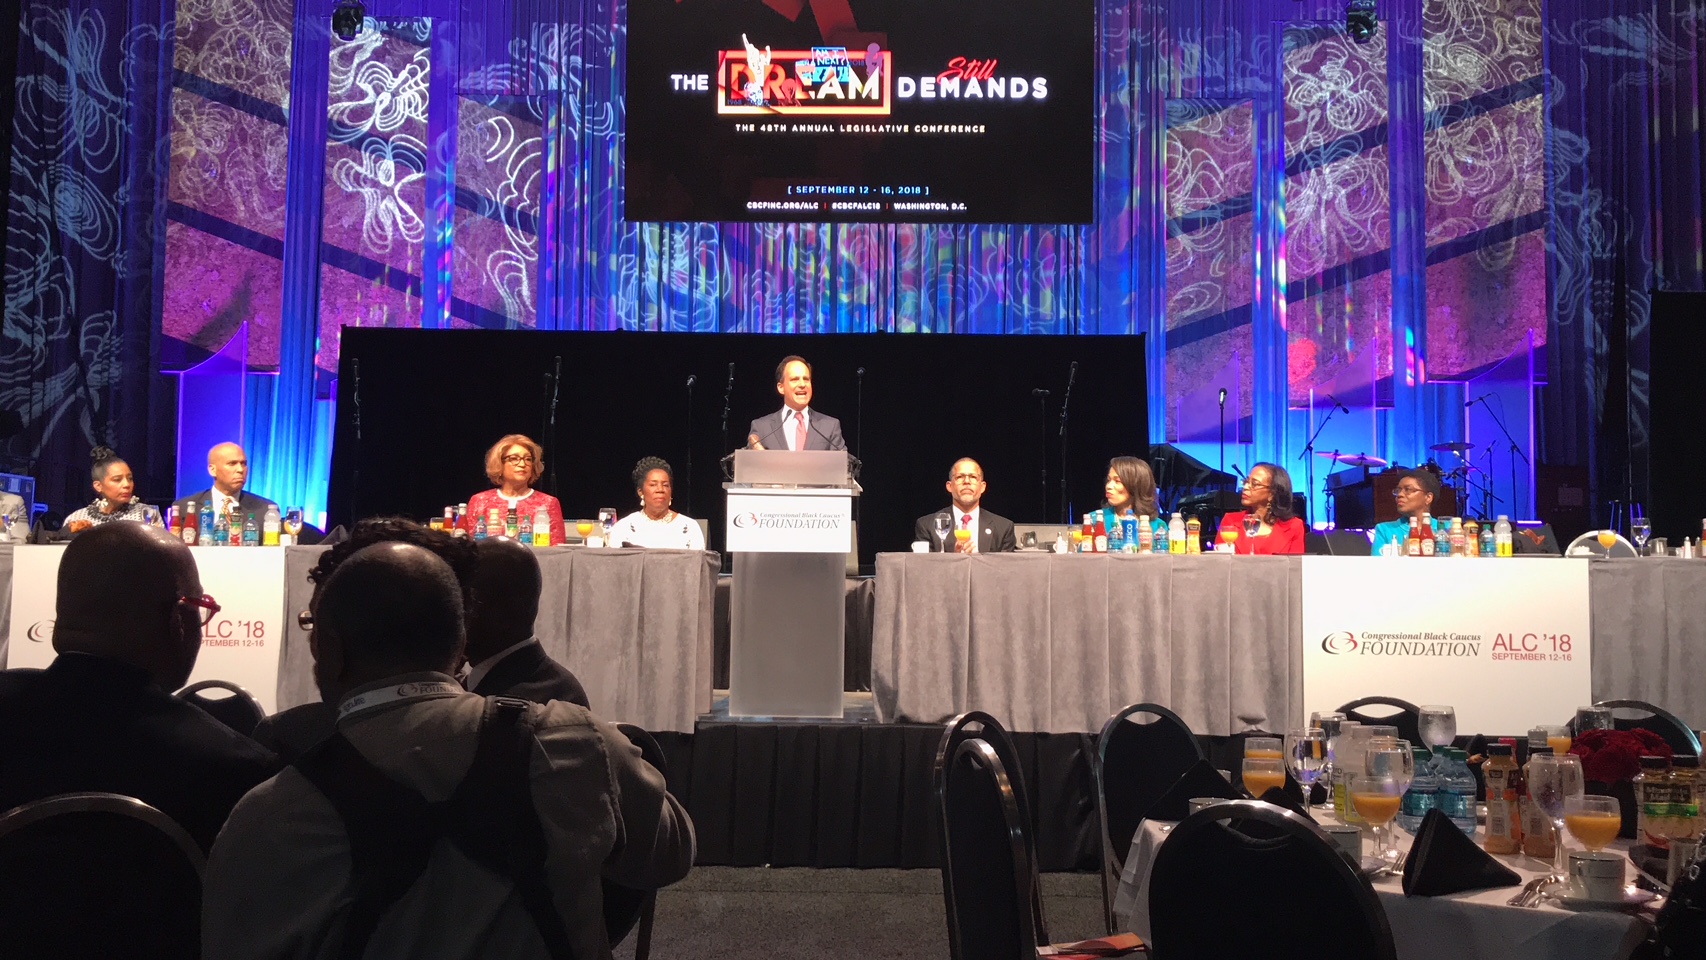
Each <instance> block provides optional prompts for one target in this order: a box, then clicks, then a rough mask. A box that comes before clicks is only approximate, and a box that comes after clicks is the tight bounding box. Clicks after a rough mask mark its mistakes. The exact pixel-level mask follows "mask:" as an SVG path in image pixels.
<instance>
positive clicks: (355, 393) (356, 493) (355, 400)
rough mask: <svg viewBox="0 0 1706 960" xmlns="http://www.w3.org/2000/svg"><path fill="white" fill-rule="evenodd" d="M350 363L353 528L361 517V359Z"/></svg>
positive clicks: (350, 519) (350, 510)
mask: <svg viewBox="0 0 1706 960" xmlns="http://www.w3.org/2000/svg"><path fill="white" fill-rule="evenodd" d="M350 363H351V364H352V365H353V367H354V373H355V385H354V386H353V387H352V388H351V390H350V406H351V407H353V408H354V411H353V412H352V413H351V415H350V419H351V420H353V421H355V482H354V483H352V484H351V485H350V492H349V512H350V518H349V522H350V526H351V527H354V526H355V521H356V519H357V518H358V517H360V516H361V512H360V511H359V510H358V509H357V508H356V504H357V503H358V502H359V500H360V498H361V358H360V357H353V358H351V360H350Z"/></svg>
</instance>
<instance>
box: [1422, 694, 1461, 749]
mask: <svg viewBox="0 0 1706 960" xmlns="http://www.w3.org/2000/svg"><path fill="white" fill-rule="evenodd" d="M1416 726H1418V727H1419V728H1421V729H1420V732H1421V735H1422V742H1423V743H1425V744H1427V746H1428V751H1429V752H1430V753H1438V752H1439V751H1440V749H1441V748H1443V747H1449V746H1451V745H1452V743H1454V742H1455V741H1456V740H1457V711H1456V710H1454V709H1452V708H1451V707H1447V706H1442V705H1439V704H1424V705H1423V706H1422V708H1421V712H1420V713H1419V714H1417V716H1416Z"/></svg>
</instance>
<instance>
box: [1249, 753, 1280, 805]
mask: <svg viewBox="0 0 1706 960" xmlns="http://www.w3.org/2000/svg"><path fill="white" fill-rule="evenodd" d="M1275 787H1280V788H1282V789H1283V788H1284V787H1285V761H1284V760H1281V759H1279V758H1278V757H1245V758H1244V789H1245V790H1248V791H1249V792H1250V796H1252V797H1255V798H1257V799H1261V796H1262V794H1264V793H1267V792H1268V791H1269V790H1272V789H1273V788H1275Z"/></svg>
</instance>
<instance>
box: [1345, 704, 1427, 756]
mask: <svg viewBox="0 0 1706 960" xmlns="http://www.w3.org/2000/svg"><path fill="white" fill-rule="evenodd" d="M1362 707H1396V708H1397V712H1393V711H1390V710H1388V711H1384V712H1380V713H1365V712H1363V711H1362V709H1361V708H1362ZM1339 712H1340V713H1342V714H1344V715H1345V719H1346V720H1355V721H1356V722H1358V723H1360V724H1362V725H1363V726H1365V727H1366V726H1368V725H1370V724H1381V725H1384V726H1388V727H1397V728H1398V739H1400V740H1408V741H1410V744H1411V746H1421V744H1422V708H1421V707H1418V706H1416V705H1415V704H1413V703H1411V702H1410V701H1408V700H1400V699H1398V698H1397V697H1362V698H1360V699H1357V700H1352V701H1351V702H1350V703H1347V704H1345V705H1344V706H1342V707H1340V708H1339Z"/></svg>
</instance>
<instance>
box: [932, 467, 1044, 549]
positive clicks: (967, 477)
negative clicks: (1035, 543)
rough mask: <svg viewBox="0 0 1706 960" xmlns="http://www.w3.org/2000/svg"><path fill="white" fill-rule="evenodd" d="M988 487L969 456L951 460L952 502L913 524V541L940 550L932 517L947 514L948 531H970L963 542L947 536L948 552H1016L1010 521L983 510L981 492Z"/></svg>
mask: <svg viewBox="0 0 1706 960" xmlns="http://www.w3.org/2000/svg"><path fill="white" fill-rule="evenodd" d="M988 489H989V484H987V483H985V482H984V480H983V467H982V466H981V465H979V464H978V462H977V461H976V460H973V459H972V458H970V457H963V458H961V459H959V460H955V461H954V466H953V469H951V470H949V471H948V496H950V497H952V498H953V499H954V502H953V505H952V506H949V507H948V508H947V509H944V510H938V511H936V512H935V513H928V514H925V515H924V516H922V517H919V518H918V522H917V523H916V524H914V525H913V528H912V539H914V540H923V541H924V542H926V543H928V544H930V549H931V550H941V549H942V548H943V545H942V544H941V543H940V542H939V541H938V540H937V539H936V534H935V530H934V527H935V518H936V517H938V516H941V515H946V516H947V517H948V519H949V521H950V529H960V530H971V531H972V532H973V533H972V536H971V537H970V538H969V539H966V540H963V541H961V540H956V539H954V538H953V535H952V534H949V539H948V540H947V544H948V546H947V549H948V550H949V551H958V552H960V553H1010V552H1012V551H1014V550H1017V549H1019V542H1018V539H1017V538H1016V537H1015V536H1014V533H1013V521H1011V520H1009V519H1007V518H1006V517H1003V516H998V515H997V514H993V513H990V512H989V511H988V510H985V509H983V506H982V504H983V492H984V491H985V490H988Z"/></svg>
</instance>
